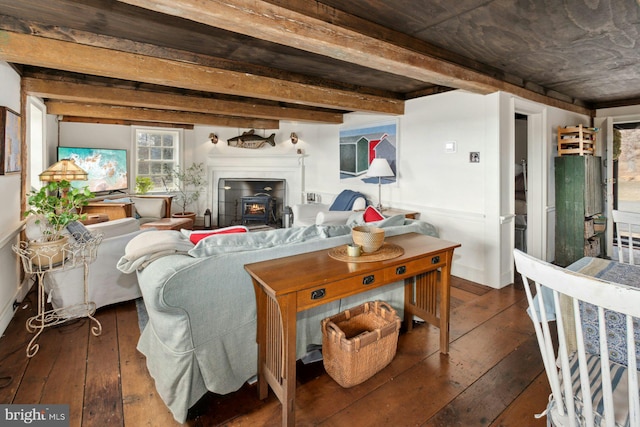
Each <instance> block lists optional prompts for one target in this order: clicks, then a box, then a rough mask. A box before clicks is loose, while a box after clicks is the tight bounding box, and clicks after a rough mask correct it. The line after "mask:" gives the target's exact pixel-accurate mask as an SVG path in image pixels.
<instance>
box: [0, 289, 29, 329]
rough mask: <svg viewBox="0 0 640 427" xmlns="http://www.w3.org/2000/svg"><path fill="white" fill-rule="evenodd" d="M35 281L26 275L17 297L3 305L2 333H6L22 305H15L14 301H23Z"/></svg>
mask: <svg viewBox="0 0 640 427" xmlns="http://www.w3.org/2000/svg"><path fill="white" fill-rule="evenodd" d="M33 283H34V281H33V280H32V279H31V278H30V277H29V276H27V277H25V279H24V280H23V281H22V283H20V286H19V287H18V289H17V290H16V293H15V298H13V299H12V300H11V301H8V302H7V304H6V305H5V306H4V307H2V309H0V334H4V331H5V330H6V329H7V326H9V323H11V320H12V319H13V316H14V314H15V313H16V311H17V310H18V309H19V307H20V305H18V306H17V307H14V306H13V303H14V302H15V301H18V302H19V303H20V302H22V301H23V300H24V298H25V297H26V296H27V294H28V293H29V290H30V289H31V286H33Z"/></svg>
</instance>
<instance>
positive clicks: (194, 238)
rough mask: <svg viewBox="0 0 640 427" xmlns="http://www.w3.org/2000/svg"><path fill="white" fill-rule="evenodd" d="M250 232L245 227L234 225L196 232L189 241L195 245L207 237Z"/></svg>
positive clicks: (190, 236)
mask: <svg viewBox="0 0 640 427" xmlns="http://www.w3.org/2000/svg"><path fill="white" fill-rule="evenodd" d="M247 231H249V229H248V228H247V227H245V226H244V225H232V226H231V227H225V228H219V229H217V230H212V231H194V232H192V233H191V234H190V235H189V240H191V243H193V244H194V245H195V244H196V243H198V242H199V241H200V240H202V239H204V238H205V237H209V236H215V235H217V234H232V233H246V232H247Z"/></svg>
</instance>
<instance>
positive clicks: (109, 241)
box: [44, 218, 149, 308]
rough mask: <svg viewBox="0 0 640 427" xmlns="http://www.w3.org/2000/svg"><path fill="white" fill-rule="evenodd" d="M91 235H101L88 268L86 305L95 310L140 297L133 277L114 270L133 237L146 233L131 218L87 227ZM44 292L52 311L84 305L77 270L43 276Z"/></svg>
mask: <svg viewBox="0 0 640 427" xmlns="http://www.w3.org/2000/svg"><path fill="white" fill-rule="evenodd" d="M87 229H88V230H89V231H90V232H91V233H102V234H103V239H102V243H100V246H99V247H98V256H97V257H96V260H95V261H94V262H92V263H91V264H89V276H88V284H89V287H88V291H89V301H93V302H95V304H96V308H100V307H104V306H106V305H109V304H115V303H118V302H123V301H129V300H132V299H136V298H139V297H140V296H142V294H141V293H140V287H139V286H138V279H137V277H136V275H135V274H124V273H122V272H121V271H119V270H118V269H117V268H116V265H117V263H118V260H119V259H120V257H122V255H124V253H125V247H126V246H127V244H128V243H129V241H130V240H131V239H133V238H134V237H135V236H137V235H139V234H141V233H144V232H147V231H149V230H148V229H147V230H141V229H140V223H139V221H138V220H137V219H135V218H122V219H116V220H113V221H107V222H101V223H98V224H92V225H87ZM44 284H45V291H46V292H47V295H49V299H50V300H51V304H52V306H53V307H54V308H61V307H68V306H70V305H74V304H79V303H82V302H84V271H83V267H82V266H79V267H76V268H73V269H69V270H61V271H56V272H53V273H50V274H47V275H45V281H44Z"/></svg>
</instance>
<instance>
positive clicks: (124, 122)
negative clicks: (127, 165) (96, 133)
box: [60, 116, 194, 129]
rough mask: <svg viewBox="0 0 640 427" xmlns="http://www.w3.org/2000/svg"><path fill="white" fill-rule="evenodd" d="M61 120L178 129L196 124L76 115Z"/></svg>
mask: <svg viewBox="0 0 640 427" xmlns="http://www.w3.org/2000/svg"><path fill="white" fill-rule="evenodd" d="M60 121H61V122H67V123H91V124H100V125H118V126H146V127H163V128H176V129H193V127H194V125H191V124H186V123H157V122H143V121H135V120H122V119H101V118H94V117H76V116H60Z"/></svg>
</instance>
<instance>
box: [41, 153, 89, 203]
mask: <svg viewBox="0 0 640 427" xmlns="http://www.w3.org/2000/svg"><path fill="white" fill-rule="evenodd" d="M38 177H39V178H40V181H42V182H52V181H55V182H60V181H86V180H87V179H89V174H88V173H87V172H86V171H85V170H84V169H82V168H81V167H80V166H78V165H76V164H75V162H74V161H73V160H71V159H62V160H60V161H59V162H56V163H54V164H52V165H51V166H49V167H48V168H47V170H45V171H44V172H42V173H41V174H40V175H38ZM67 191H68V189H67V188H65V189H62V190H61V192H62V197H66V194H67Z"/></svg>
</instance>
